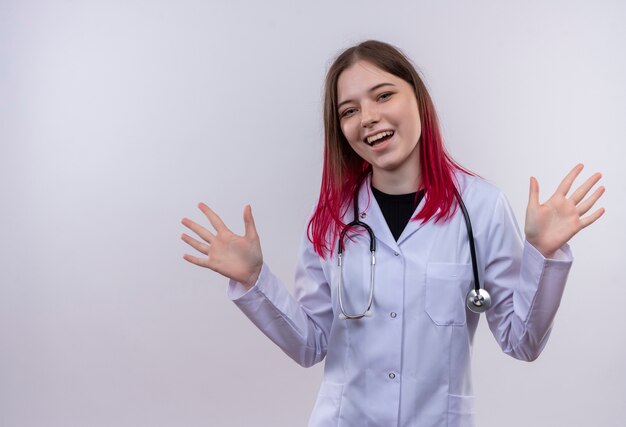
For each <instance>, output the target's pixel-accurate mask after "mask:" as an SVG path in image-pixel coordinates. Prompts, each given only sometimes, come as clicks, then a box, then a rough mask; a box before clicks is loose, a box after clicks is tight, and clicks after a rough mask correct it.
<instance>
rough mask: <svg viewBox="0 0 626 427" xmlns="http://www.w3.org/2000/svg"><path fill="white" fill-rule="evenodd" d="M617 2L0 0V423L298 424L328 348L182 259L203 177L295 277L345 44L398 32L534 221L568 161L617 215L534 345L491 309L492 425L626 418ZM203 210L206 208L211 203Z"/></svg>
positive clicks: (482, 363)
mask: <svg viewBox="0 0 626 427" xmlns="http://www.w3.org/2000/svg"><path fill="white" fill-rule="evenodd" d="M625 21H626V6H624V3H623V2H621V1H617V0H616V1H608V0H605V1H593V2H592V1H571V0H570V1H564V0H563V1H547V2H546V1H524V2H521V1H520V2H502V1H495V0H491V1H489V0H483V1H472V2H461V1H458V2H455V1H450V0H447V1H436V2H435V1H424V0H421V1H406V2H396V3H394V2H388V3H386V4H385V5H383V3H382V2H378V1H370V2H368V1H363V0H358V1H357V0H345V1H341V2H337V1H328V0H324V1H315V2H306V3H305V2H294V1H286V0H285V1H260V2H253V1H247V2H246V1H230V2H226V1H223V2H217V1H200V0H182V1H177V2H173V1H171V2H167V1H148V0H131V1H104V0H101V1H71V0H65V1H49V0H42V1H28V0H27V1H24V0H20V1H18V0H2V1H0V144H1V145H0V203H1V209H0V238H1V240H0V242H1V243H0V426H2V427H24V426H27V427H29V426H46V427H53V426H207V425H209V426H301V425H305V424H306V420H307V419H308V416H309V413H310V410H311V408H312V406H313V403H314V399H315V395H316V392H317V388H318V386H319V383H320V380H321V374H322V371H321V366H317V367H315V368H312V369H303V368H301V367H299V366H297V365H296V364H295V363H294V362H292V361H291V360H290V359H288V358H287V357H286V356H285V355H284V354H283V353H282V352H281V351H280V350H279V349H278V348H277V347H275V346H274V345H273V344H272V343H271V342H270V341H269V340H268V339H266V338H265V337H264V336H263V335H262V334H261V333H260V332H259V331H257V330H256V329H255V327H254V326H253V325H252V324H251V323H249V321H248V320H247V319H246V318H245V317H244V316H243V315H242V314H241V313H240V312H239V311H238V310H237V309H236V308H235V306H234V305H233V304H232V303H231V302H229V301H228V299H227V298H226V295H225V291H226V280H225V279H224V278H222V277H220V276H218V275H217V274H215V273H212V272H210V271H208V270H204V269H200V268H197V267H195V266H192V265H191V264H188V263H186V262H184V261H183V260H182V255H183V253H184V252H186V251H187V248H186V245H185V244H184V243H182V242H181V241H180V239H179V236H180V234H181V233H182V232H183V231H185V229H184V227H183V226H182V225H180V219H181V218H182V217H183V216H189V217H191V218H193V219H195V220H203V218H202V215H201V213H200V212H199V211H198V210H197V208H196V204H197V202H199V201H201V200H202V201H205V202H207V203H208V204H209V205H210V206H212V207H213V208H214V209H215V210H216V211H217V212H218V213H219V214H221V215H222V217H223V219H224V220H225V221H226V222H227V224H230V225H231V226H232V228H233V229H235V230H236V231H242V229H243V224H242V220H241V215H242V211H243V206H244V205H245V204H246V203H251V204H252V206H253V212H254V214H255V218H256V223H257V227H258V229H259V233H260V235H261V239H262V244H263V250H264V256H265V260H266V261H267V262H268V264H269V265H270V266H271V268H272V270H273V271H274V272H275V273H276V274H278V276H279V277H281V278H283V279H284V280H285V282H286V283H287V286H289V287H291V278H292V275H293V271H294V266H295V262H296V258H295V257H296V255H295V254H296V248H297V247H298V245H299V242H300V239H301V236H302V232H303V230H304V227H305V225H306V221H307V219H308V218H307V215H308V214H309V212H310V210H311V207H312V206H313V204H314V202H315V197H316V193H317V191H318V188H319V183H320V174H321V153H322V122H321V97H322V83H323V78H324V75H325V72H326V70H327V67H328V65H329V64H330V62H331V61H332V59H333V58H334V56H335V55H336V54H337V53H338V52H339V51H340V50H341V49H343V48H345V47H348V46H350V45H352V44H354V43H356V42H358V41H361V40H364V39H367V38H376V39H381V40H383V41H387V42H390V43H392V44H395V45H397V46H399V47H401V48H402V49H403V50H404V51H405V52H406V53H407V54H408V55H409V56H410V57H411V58H412V59H413V60H414V61H415V63H416V64H417V65H418V67H419V68H420V70H421V72H422V73H423V75H424V77H425V80H426V82H427V85H428V87H429V88H430V91H431V95H432V97H433V99H434V101H435V104H436V106H437V109H438V112H439V114H440V118H441V122H442V126H443V134H444V137H445V140H446V143H447V146H448V148H449V150H450V151H451V153H452V154H453V156H454V157H455V158H456V159H457V160H459V161H460V162H461V163H462V164H463V165H465V166H467V167H468V168H470V169H472V170H474V171H476V172H477V173H479V174H480V175H481V176H483V177H484V178H486V179H488V180H490V181H492V182H494V183H495V184H496V185H498V186H499V187H500V188H502V189H503V190H504V191H505V193H506V194H507V195H508V197H509V200H510V201H511V204H512V205H513V207H514V209H515V212H516V214H517V217H518V221H519V222H520V225H521V226H523V217H524V210H525V206H526V201H527V194H528V181H529V177H530V176H531V175H534V176H536V177H537V178H538V179H539V182H540V185H541V190H542V193H541V195H542V200H545V198H546V197H547V196H548V195H549V194H551V193H552V191H553V190H554V189H555V188H556V186H557V184H558V182H559V181H560V179H561V177H562V176H563V175H565V173H566V172H567V171H569V169H570V168H571V167H572V166H574V165H575V164H576V163H577V162H579V161H582V162H584V163H585V165H586V169H585V171H584V174H585V175H586V176H588V175H589V174H591V173H592V172H595V171H601V172H603V174H604V178H603V184H604V185H605V186H606V187H607V193H606V195H605V196H604V197H603V198H602V203H601V205H602V206H604V207H606V209H607V212H606V214H605V216H604V217H603V218H602V219H601V220H600V221H599V222H598V223H596V224H594V225H593V226H592V227H591V228H589V229H586V230H584V231H583V232H582V233H581V234H580V235H578V236H576V237H575V238H574V239H573V241H572V242H571V246H572V249H573V251H574V255H575V258H576V261H575V263H574V266H573V268H572V271H571V274H570V280H569V282H568V287H567V289H566V292H565V296H564V298H563V303H562V306H561V309H560V312H559V314H558V316H557V319H556V324H555V328H554V331H553V334H552V337H551V339H550V342H549V343H548V346H547V348H546V350H545V351H544V353H543V354H542V356H541V357H540V358H539V360H537V361H536V362H534V363H531V364H528V363H524V362H520V361H516V360H513V359H511V358H508V357H507V356H505V355H504V354H502V353H501V352H500V350H499V348H498V347H497V345H496V344H495V341H494V340H493V338H492V337H491V336H490V333H489V330H488V328H487V327H486V323H485V322H484V321H483V322H481V326H480V327H479V331H478V335H477V338H476V346H475V349H474V378H475V385H476V390H475V391H476V395H477V398H478V399H477V411H478V424H479V425H480V426H503V425H506V426H509V427H515V426H528V425H533V426H554V425H567V426H589V425H595V426H619V425H623V405H624V396H626V362H625V361H626V332H625V327H624V320H625V318H624V313H625V312H626V310H625V309H624V307H625V306H626V291H625V286H624V285H625V283H624V279H623V273H621V271H623V267H624V264H625V261H624V247H623V242H624V240H625V238H626V233H625V232H624V229H625V227H626V226H625V222H624V221H625V219H626V208H625V203H624V197H623V194H624V193H625V190H626V172H625V171H624V159H625V157H626V156H625V155H626V150H625V149H624V144H625V143H626V120H625V119H624V114H625V112H626V88H625V85H624V76H626V59H625V56H626V55H625V52H626V30H625V28H626V26H625V25H624V22H625ZM204 221H205V222H206V220H204Z"/></svg>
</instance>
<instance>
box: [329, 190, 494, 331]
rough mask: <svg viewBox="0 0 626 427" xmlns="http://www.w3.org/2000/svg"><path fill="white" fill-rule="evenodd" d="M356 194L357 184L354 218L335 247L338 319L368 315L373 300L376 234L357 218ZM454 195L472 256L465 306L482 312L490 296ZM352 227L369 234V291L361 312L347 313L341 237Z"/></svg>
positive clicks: (469, 228) (467, 223) (465, 215)
mask: <svg viewBox="0 0 626 427" xmlns="http://www.w3.org/2000/svg"><path fill="white" fill-rule="evenodd" d="M358 194H359V192H358V186H357V190H356V191H355V192H354V202H353V205H352V206H353V209H354V217H353V218H354V219H353V220H352V222H350V223H349V224H346V226H345V227H344V228H343V229H342V230H341V233H340V234H339V243H338V249H337V252H338V254H337V264H338V267H339V286H338V288H339V289H338V291H339V309H340V310H341V314H340V315H339V318H340V319H350V320H354V319H361V318H363V317H370V316H371V309H372V304H373V301H374V270H375V267H376V235H375V234H374V231H373V230H372V229H371V228H370V226H369V225H367V224H366V223H364V222H363V221H361V220H359V200H358ZM454 195H455V196H456V199H457V201H458V203H459V207H460V208H461V212H462V213H463V218H464V219H465V226H466V229H467V237H468V242H469V247H470V256H471V258H472V273H473V275H474V288H473V289H471V290H470V291H469V292H468V294H467V298H466V304H467V307H468V308H469V309H470V310H471V311H473V312H474V313H483V312H485V311H486V310H487V309H488V308H489V307H490V306H491V297H490V295H489V293H488V292H487V291H486V290H484V289H482V288H481V286H480V281H479V278H478V261H477V257H476V246H475V243H474V233H473V231H472V222H471V220H470V216H469V213H468V212H467V208H466V207H465V203H463V198H462V197H461V195H460V194H459V192H458V190H457V189H456V188H455V189H454ZM353 227H362V228H364V229H365V230H366V231H367V233H368V234H369V238H370V253H371V268H370V290H369V291H370V292H369V298H368V301H367V308H366V309H365V311H364V312H363V313H361V314H348V313H347V312H346V310H345V308H344V305H343V287H344V283H343V252H344V245H343V239H344V237H345V234H346V233H347V231H348V230H349V229H351V228H353Z"/></svg>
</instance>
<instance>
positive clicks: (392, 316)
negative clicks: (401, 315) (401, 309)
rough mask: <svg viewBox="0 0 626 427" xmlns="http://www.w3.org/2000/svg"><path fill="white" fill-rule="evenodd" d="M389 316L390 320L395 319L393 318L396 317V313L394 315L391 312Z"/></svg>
mask: <svg viewBox="0 0 626 427" xmlns="http://www.w3.org/2000/svg"><path fill="white" fill-rule="evenodd" d="M389 315H390V316H391V318H392V319H395V318H396V316H397V314H396V313H394V312H393V311H392V312H391V313H389Z"/></svg>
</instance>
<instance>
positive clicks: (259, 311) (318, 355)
mask: <svg viewBox="0 0 626 427" xmlns="http://www.w3.org/2000/svg"><path fill="white" fill-rule="evenodd" d="M295 291H296V292H295V295H296V297H294V296H292V295H291V294H290V293H289V292H288V291H287V289H286V288H285V286H284V285H283V284H282V283H281V281H280V280H279V279H278V278H277V277H276V276H275V275H274V274H273V273H272V272H271V271H270V269H269V267H268V266H267V265H266V264H263V267H262V269H261V274H260V275H259V278H258V280H257V282H256V284H255V285H254V286H253V287H252V288H250V290H247V291H246V290H245V288H244V287H243V285H242V284H241V283H238V282H236V281H233V280H231V281H230V283H229V288H228V296H229V297H230V298H231V299H232V300H233V302H234V303H235V304H236V305H237V307H239V308H240V309H241V311H243V312H244V314H245V315H246V316H248V318H249V319H250V320H251V321H252V322H253V323H254V324H255V325H256V326H257V327H258V328H259V329H260V330H261V331H262V332H263V333H264V334H265V335H267V337H268V338H270V339H271V340H272V341H273V342H274V343H275V344H277V345H278V346H279V347H280V348H281V349H282V350H283V351H284V352H285V353H286V354H287V355H288V356H289V357H291V358H292V359H293V360H295V361H296V362H297V363H299V364H300V365H302V366H305V367H308V366H312V365H314V364H316V363H318V362H320V361H321V360H322V359H324V357H325V356H326V347H327V342H328V336H329V331H330V326H331V324H332V319H333V315H332V305H331V297H330V288H329V286H328V283H327V281H326V279H325V275H324V272H323V270H322V267H321V262H320V258H319V256H318V255H317V254H316V253H315V252H314V251H313V247H312V245H311V244H310V242H309V241H308V239H307V238H306V235H305V237H304V239H303V243H302V245H301V249H300V256H299V261H298V265H297V268H296V274H295Z"/></svg>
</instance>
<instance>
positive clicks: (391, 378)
mask: <svg viewBox="0 0 626 427" xmlns="http://www.w3.org/2000/svg"><path fill="white" fill-rule="evenodd" d="M395 377H396V374H394V373H393V372H390V373H389V379H390V380H393V379H394V378H395Z"/></svg>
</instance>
